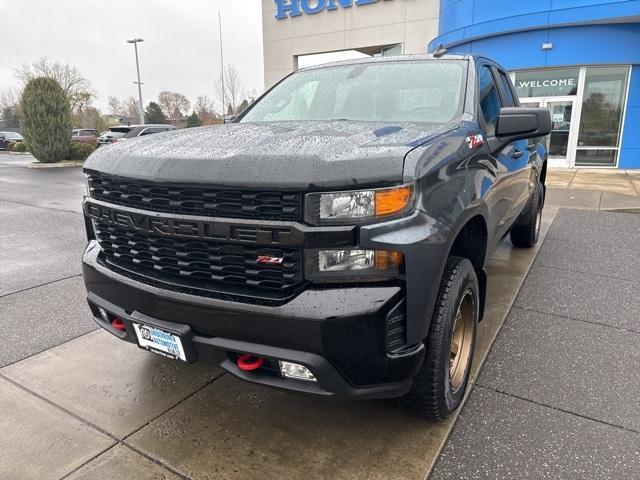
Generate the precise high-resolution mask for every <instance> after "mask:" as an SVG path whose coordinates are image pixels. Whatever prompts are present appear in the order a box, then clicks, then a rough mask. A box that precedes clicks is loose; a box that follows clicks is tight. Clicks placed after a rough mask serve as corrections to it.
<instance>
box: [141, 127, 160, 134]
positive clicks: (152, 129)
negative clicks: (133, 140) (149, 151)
mask: <svg viewBox="0 0 640 480" xmlns="http://www.w3.org/2000/svg"><path fill="white" fill-rule="evenodd" d="M162 131H163V130H162V129H160V128H145V129H144V130H143V131H142V132H140V135H139V136H143V135H151V134H152V133H158V132H162Z"/></svg>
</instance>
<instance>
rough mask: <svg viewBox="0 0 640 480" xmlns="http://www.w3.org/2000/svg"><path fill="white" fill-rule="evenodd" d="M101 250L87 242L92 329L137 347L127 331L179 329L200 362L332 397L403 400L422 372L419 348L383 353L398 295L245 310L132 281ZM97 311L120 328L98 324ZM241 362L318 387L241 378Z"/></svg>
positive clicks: (384, 290)
mask: <svg viewBox="0 0 640 480" xmlns="http://www.w3.org/2000/svg"><path fill="white" fill-rule="evenodd" d="M99 251H100V248H99V245H98V244H97V242H95V241H92V242H90V243H89V245H88V247H87V249H86V251H85V254H84V257H83V272H84V279H85V283H86V286H87V291H88V301H89V305H90V307H91V309H92V312H93V315H94V319H95V320H96V322H97V323H98V324H99V325H100V326H102V327H103V328H105V329H106V330H108V331H110V332H111V333H113V334H114V335H116V336H118V337H119V338H121V339H123V340H126V341H130V342H132V343H136V340H135V334H134V331H133V327H132V325H131V324H132V322H138V323H145V324H151V325H155V326H157V327H159V328H165V329H167V328H168V329H174V330H175V329H182V330H183V331H185V332H187V334H186V337H187V338H188V339H189V347H190V348H192V349H193V352H194V357H195V358H196V359H198V360H199V361H204V362H207V363H210V364H215V365H219V366H220V367H221V368H223V369H224V370H226V371H228V372H230V373H232V374H233V375H235V376H237V377H240V378H242V379H244V380H248V381H251V382H255V383H260V384H264V385H268V386H272V387H277V388H283V389H287V390H293V391H298V392H304V393H312V394H318V395H323V396H331V397H337V398H363V399H364V398H367V399H368V398H389V397H398V396H401V395H403V394H405V393H406V392H407V391H408V390H409V389H410V387H411V384H412V379H413V377H414V376H415V375H416V374H417V372H418V370H419V369H420V366H421V365H422V360H423V357H424V346H423V344H422V343H421V342H420V343H417V344H415V346H414V347H410V348H406V349H404V350H403V351H402V353H401V354H390V353H388V348H387V347H388V341H387V340H388V337H387V334H388V332H387V331H386V330H387V329H386V325H389V319H390V317H393V316H394V315H396V316H397V315H398V314H401V313H402V312H403V311H404V304H405V298H404V293H403V291H402V289H401V288H400V287H398V286H369V287H350V288H327V289H310V290H306V291H303V292H302V293H300V294H299V295H298V296H296V297H295V298H294V299H292V300H291V301H289V302H288V303H286V304H284V305H280V306H265V305H256V304H247V303H240V302H231V301H228V300H219V299H214V298H205V297H199V296H195V295H190V294H187V293H181V292H174V291H168V290H164V289H161V288H158V287H155V286H151V285H147V284H143V283H140V282H137V281H135V280H133V279H131V278H128V277H125V276H122V275H120V274H118V273H116V272H113V271H111V270H109V269H108V268H106V267H104V266H103V265H102V264H101V263H100V262H99V261H98V254H99ZM98 307H102V308H104V309H105V310H107V311H108V312H109V313H110V314H112V315H114V316H117V317H118V318H120V319H121V320H122V321H123V322H124V323H125V325H126V329H125V330H124V331H119V330H116V329H115V328H113V327H112V326H111V325H110V324H109V323H107V322H105V321H104V320H102V319H101V317H100V315H99V314H98ZM399 312H400V313H399ZM240 353H248V354H252V355H255V356H261V357H265V358H266V359H268V360H273V361H277V360H287V361H291V362H294V363H299V364H302V365H304V366H306V367H307V368H309V369H310V370H311V372H312V373H313V374H314V376H315V377H316V379H317V383H316V382H304V381H300V380H292V379H285V378H282V377H280V376H279V375H278V374H277V372H275V373H274V372H273V371H269V370H268V369H265V370H256V371H253V372H245V371H242V370H240V369H239V368H238V366H237V365H236V363H235V362H234V361H233V358H234V356H235V355H237V354H240Z"/></svg>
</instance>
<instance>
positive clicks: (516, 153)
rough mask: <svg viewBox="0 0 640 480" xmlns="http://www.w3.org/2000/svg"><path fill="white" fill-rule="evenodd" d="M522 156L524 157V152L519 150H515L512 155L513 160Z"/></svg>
mask: <svg viewBox="0 0 640 480" xmlns="http://www.w3.org/2000/svg"><path fill="white" fill-rule="evenodd" d="M522 155H524V152H523V151H522V150H518V149H516V150H514V151H513V153H512V154H511V156H512V157H513V158H520V157H521V156H522Z"/></svg>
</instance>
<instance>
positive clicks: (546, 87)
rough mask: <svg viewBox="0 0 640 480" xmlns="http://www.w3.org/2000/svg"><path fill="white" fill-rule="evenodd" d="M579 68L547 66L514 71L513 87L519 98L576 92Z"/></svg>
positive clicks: (572, 93) (564, 94)
mask: <svg viewBox="0 0 640 480" xmlns="http://www.w3.org/2000/svg"><path fill="white" fill-rule="evenodd" d="M579 75H580V68H578V67H572V68H549V69H544V70H524V71H519V72H516V74H515V81H514V84H515V87H516V92H517V93H518V96H519V97H520V98H523V97H557V96H566V95H575V94H576V93H577V92H578V77H579Z"/></svg>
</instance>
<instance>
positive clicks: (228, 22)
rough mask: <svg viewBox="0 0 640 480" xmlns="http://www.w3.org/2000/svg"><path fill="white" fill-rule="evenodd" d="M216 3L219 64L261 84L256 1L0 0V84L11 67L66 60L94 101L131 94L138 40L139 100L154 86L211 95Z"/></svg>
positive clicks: (151, 94)
mask: <svg viewBox="0 0 640 480" xmlns="http://www.w3.org/2000/svg"><path fill="white" fill-rule="evenodd" d="M218 10H220V12H221V14H222V28H223V43H224V56H225V58H224V60H225V64H233V65H235V66H236V67H237V69H238V71H239V74H240V78H241V79H242V82H243V84H244V86H245V88H247V89H256V90H258V91H259V92H261V91H262V88H263V67H262V8H261V2H260V0H126V1H125V0H117V1H111V2H105V1H97V0H0V19H2V20H1V22H0V45H1V46H2V54H1V58H0V90H4V89H6V88H8V87H12V86H14V85H16V84H17V81H16V80H15V78H14V77H13V70H14V69H15V68H16V67H18V66H20V65H22V64H23V63H30V62H32V61H34V60H36V59H38V58H40V57H49V58H51V59H53V60H59V61H62V62H67V61H68V62H69V63H70V64H71V65H73V66H75V67H77V68H78V69H80V71H81V72H82V74H83V75H84V76H85V77H86V78H87V79H89V80H90V81H91V83H92V84H93V88H94V89H95V90H96V92H97V94H98V99H97V101H96V105H97V106H98V107H99V108H101V109H106V101H107V97H108V96H109V95H117V96H119V97H125V96H132V95H133V96H137V89H136V86H135V85H134V84H133V81H134V80H135V75H136V70H135V58H134V53H133V46H132V45H129V44H127V43H125V40H127V39H128V38H133V37H141V38H144V40H145V41H144V43H141V44H138V45H139V53H140V72H141V77H142V82H143V83H144V85H143V91H142V94H143V101H144V103H145V104H146V103H148V102H149V101H150V100H153V99H156V98H157V96H158V93H159V92H160V91H162V90H171V91H177V92H180V93H183V94H184V95H186V96H187V97H188V98H189V100H190V101H191V102H193V101H195V98H196V97H197V96H198V95H203V94H207V95H209V97H210V98H215V97H216V92H215V87H214V82H215V80H216V78H218V77H219V75H220V57H219V55H220V45H219V40H218Z"/></svg>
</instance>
